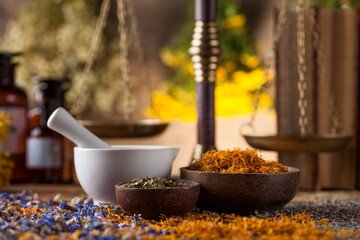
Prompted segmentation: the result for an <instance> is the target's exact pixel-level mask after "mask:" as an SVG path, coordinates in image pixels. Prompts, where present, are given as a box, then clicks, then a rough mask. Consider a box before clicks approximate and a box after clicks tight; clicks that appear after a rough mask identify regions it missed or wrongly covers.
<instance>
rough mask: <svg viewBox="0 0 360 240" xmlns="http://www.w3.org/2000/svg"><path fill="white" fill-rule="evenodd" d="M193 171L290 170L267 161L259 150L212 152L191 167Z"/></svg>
mask: <svg viewBox="0 0 360 240" xmlns="http://www.w3.org/2000/svg"><path fill="white" fill-rule="evenodd" d="M189 169H191V170H197V171H203V172H221V173H281V172H287V171H288V168H287V167H285V166H283V165H282V164H281V163H278V162H275V161H271V162H269V161H265V160H264V159H263V158H262V157H261V156H259V155H258V150H251V149H245V150H240V149H237V148H235V149H234V150H232V151H230V150H223V151H215V150H213V151H211V152H207V153H204V154H203V155H202V158H201V159H199V160H197V161H195V162H194V163H193V164H191V165H190V166H189Z"/></svg>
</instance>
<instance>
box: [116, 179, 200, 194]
mask: <svg viewBox="0 0 360 240" xmlns="http://www.w3.org/2000/svg"><path fill="white" fill-rule="evenodd" d="M168 179H170V180H173V181H176V182H188V183H189V186H186V187H168V188H124V187H120V186H119V185H121V184H123V183H126V182H128V181H125V182H121V183H117V184H115V189H124V190H126V191H164V190H178V189H184V190H187V189H191V188H194V187H197V186H200V183H199V182H197V181H194V180H189V179H182V178H180V179H179V178H176V179H175V178H168Z"/></svg>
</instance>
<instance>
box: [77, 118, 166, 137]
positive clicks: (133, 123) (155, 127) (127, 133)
mask: <svg viewBox="0 0 360 240" xmlns="http://www.w3.org/2000/svg"><path fill="white" fill-rule="evenodd" d="M80 123H81V124H83V126H85V127H86V128H87V129H88V130H89V131H91V132H92V133H94V134H95V135H97V136H99V137H104V138H137V137H151V136H155V135H158V134H160V133H162V132H163V131H164V130H165V129H166V127H167V126H168V122H165V121H162V120H159V119H141V120H117V121H112V120H80Z"/></svg>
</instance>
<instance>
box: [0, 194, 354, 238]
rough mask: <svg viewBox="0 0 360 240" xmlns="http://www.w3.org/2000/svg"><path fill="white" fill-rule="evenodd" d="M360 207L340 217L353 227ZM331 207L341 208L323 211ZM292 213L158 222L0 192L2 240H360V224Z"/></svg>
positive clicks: (79, 203)
mask: <svg viewBox="0 0 360 240" xmlns="http://www.w3.org/2000/svg"><path fill="white" fill-rule="evenodd" d="M359 204H360V203H359V201H354V202H349V203H348V204H346V208H347V209H348V210H349V211H351V214H349V212H345V213H343V214H341V215H339V217H341V218H343V220H344V221H345V220H346V221H347V222H349V223H350V222H355V223H356V222H359V217H358V214H357V213H358V209H359V206H360V205H359ZM331 206H333V207H336V206H337V205H336V204H335V205H334V204H330V205H324V206H323V207H326V208H328V207H331ZM344 206H345V205H344ZM305 207H306V208H307V207H311V206H305ZM314 207H316V208H318V207H319V205H314ZM289 210H291V211H290V212H289V213H286V211H287V210H286V209H285V210H284V213H283V214H279V213H276V212H275V213H267V214H262V215H256V216H249V217H244V216H239V215H236V214H222V213H215V212H207V211H204V212H191V213H188V214H186V215H185V216H184V217H170V218H166V217H163V218H162V219H161V220H158V221H154V220H145V219H142V218H141V216H140V215H134V216H129V215H127V214H125V213H124V212H123V211H122V209H121V208H120V207H119V206H108V205H100V206H99V205H95V204H94V203H93V201H92V199H90V198H88V197H74V198H73V199H71V201H64V200H63V199H62V197H61V195H57V196H55V197H54V198H53V199H49V201H47V202H43V201H41V200H39V199H38V195H37V194H31V193H29V191H27V190H24V191H23V192H22V193H17V194H12V193H0V239H19V240H27V239H49V240H50V239H59V240H60V239H74V240H75V239H97V240H116V239H173V240H175V239H184V240H186V239H258V240H260V239H266V240H269V239H274V240H278V239H299V240H302V239H304V240H305V239H360V228H359V227H358V226H357V227H355V225H354V227H353V228H352V230H344V229H342V228H339V227H337V226H336V224H335V225H334V224H332V223H331V222H330V221H332V220H334V219H333V218H330V219H328V218H326V219H325V218H323V217H329V216H330V215H328V214H325V215H324V216H323V215H322V214H319V212H317V211H313V213H312V214H311V213H302V211H301V210H300V209H299V211H297V210H296V211H292V210H294V209H293V208H291V209H289ZM304 210H305V209H304ZM309 210H310V209H309ZM339 210H341V208H340V209H339ZM330 212H334V213H336V212H337V211H334V209H331V210H330V211H329V214H330ZM285 214H286V215H285ZM313 214H314V215H315V216H314V215H313ZM329 220H330V221H329Z"/></svg>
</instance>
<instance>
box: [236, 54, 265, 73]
mask: <svg viewBox="0 0 360 240" xmlns="http://www.w3.org/2000/svg"><path fill="white" fill-rule="evenodd" d="M240 60H241V62H242V63H243V64H245V65H246V66H247V67H249V68H252V69H254V68H256V67H258V66H259V64H260V61H259V59H258V58H257V57H256V56H254V55H253V56H251V55H248V54H244V55H242V56H241V59H240Z"/></svg>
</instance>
